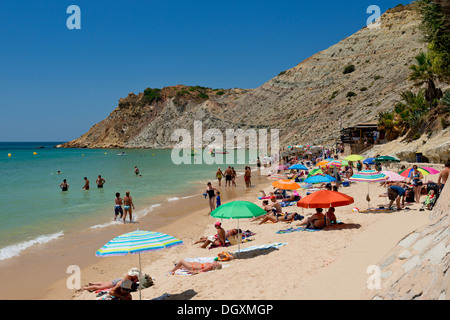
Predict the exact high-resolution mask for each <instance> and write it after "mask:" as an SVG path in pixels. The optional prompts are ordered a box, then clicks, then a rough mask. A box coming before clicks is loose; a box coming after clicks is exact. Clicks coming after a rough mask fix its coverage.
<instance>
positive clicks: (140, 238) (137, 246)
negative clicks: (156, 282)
mask: <svg viewBox="0 0 450 320" xmlns="http://www.w3.org/2000/svg"><path fill="white" fill-rule="evenodd" d="M182 244H183V241H181V240H179V239H177V238H174V237H172V236H169V235H167V234H164V233H160V232H153V231H141V230H136V231H132V232H129V233H125V234H122V235H120V236H117V237H115V238H114V239H112V240H110V241H109V242H108V243H106V244H105V245H104V246H103V247H101V248H100V249H98V250H97V252H96V253H95V255H96V256H97V257H110V256H125V255H128V254H138V255H139V272H141V270H142V268H141V253H144V252H148V251H156V250H163V249H167V248H171V247H174V246H178V245H182ZM139 281H140V279H139ZM139 299H141V286H140V284H139Z"/></svg>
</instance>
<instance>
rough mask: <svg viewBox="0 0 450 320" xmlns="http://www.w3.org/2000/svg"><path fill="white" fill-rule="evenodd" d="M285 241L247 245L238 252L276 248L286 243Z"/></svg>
mask: <svg viewBox="0 0 450 320" xmlns="http://www.w3.org/2000/svg"><path fill="white" fill-rule="evenodd" d="M287 244H288V243H287V242H275V243H271V244H261V245H258V246H253V247H248V248H244V249H241V250H240V251H239V252H241V253H242V252H250V251H254V250H267V249H278V248H280V247H282V246H285V245H287ZM235 253H236V252H235Z"/></svg>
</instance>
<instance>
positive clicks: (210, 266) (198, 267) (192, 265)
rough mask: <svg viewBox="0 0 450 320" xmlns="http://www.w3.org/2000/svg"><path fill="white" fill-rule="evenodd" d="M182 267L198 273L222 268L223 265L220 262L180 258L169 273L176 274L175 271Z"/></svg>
mask: <svg viewBox="0 0 450 320" xmlns="http://www.w3.org/2000/svg"><path fill="white" fill-rule="evenodd" d="M181 268H183V269H186V270H187V271H189V273H192V274H196V273H201V272H208V271H211V270H217V269H221V268H222V265H221V264H220V263H218V262H213V263H209V262H205V263H200V262H188V261H185V260H180V261H179V262H178V263H177V264H176V266H175V267H174V268H173V269H172V270H171V271H170V272H169V274H170V275H172V274H175V271H177V270H178V269H181Z"/></svg>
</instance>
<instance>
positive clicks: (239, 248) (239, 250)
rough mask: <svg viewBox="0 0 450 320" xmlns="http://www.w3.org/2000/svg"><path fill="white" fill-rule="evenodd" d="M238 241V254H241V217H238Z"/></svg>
mask: <svg viewBox="0 0 450 320" xmlns="http://www.w3.org/2000/svg"><path fill="white" fill-rule="evenodd" d="M237 243H238V256H239V255H240V254H241V242H240V241H239V219H238V238H237Z"/></svg>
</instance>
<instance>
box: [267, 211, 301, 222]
mask: <svg viewBox="0 0 450 320" xmlns="http://www.w3.org/2000/svg"><path fill="white" fill-rule="evenodd" d="M263 217H264V218H263V219H262V220H261V222H260V223H259V224H263V223H266V222H267V221H272V222H273V223H278V222H292V221H293V220H301V219H303V218H300V217H302V216H301V215H299V214H298V213H286V214H283V213H281V214H276V215H265V216H263Z"/></svg>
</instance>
